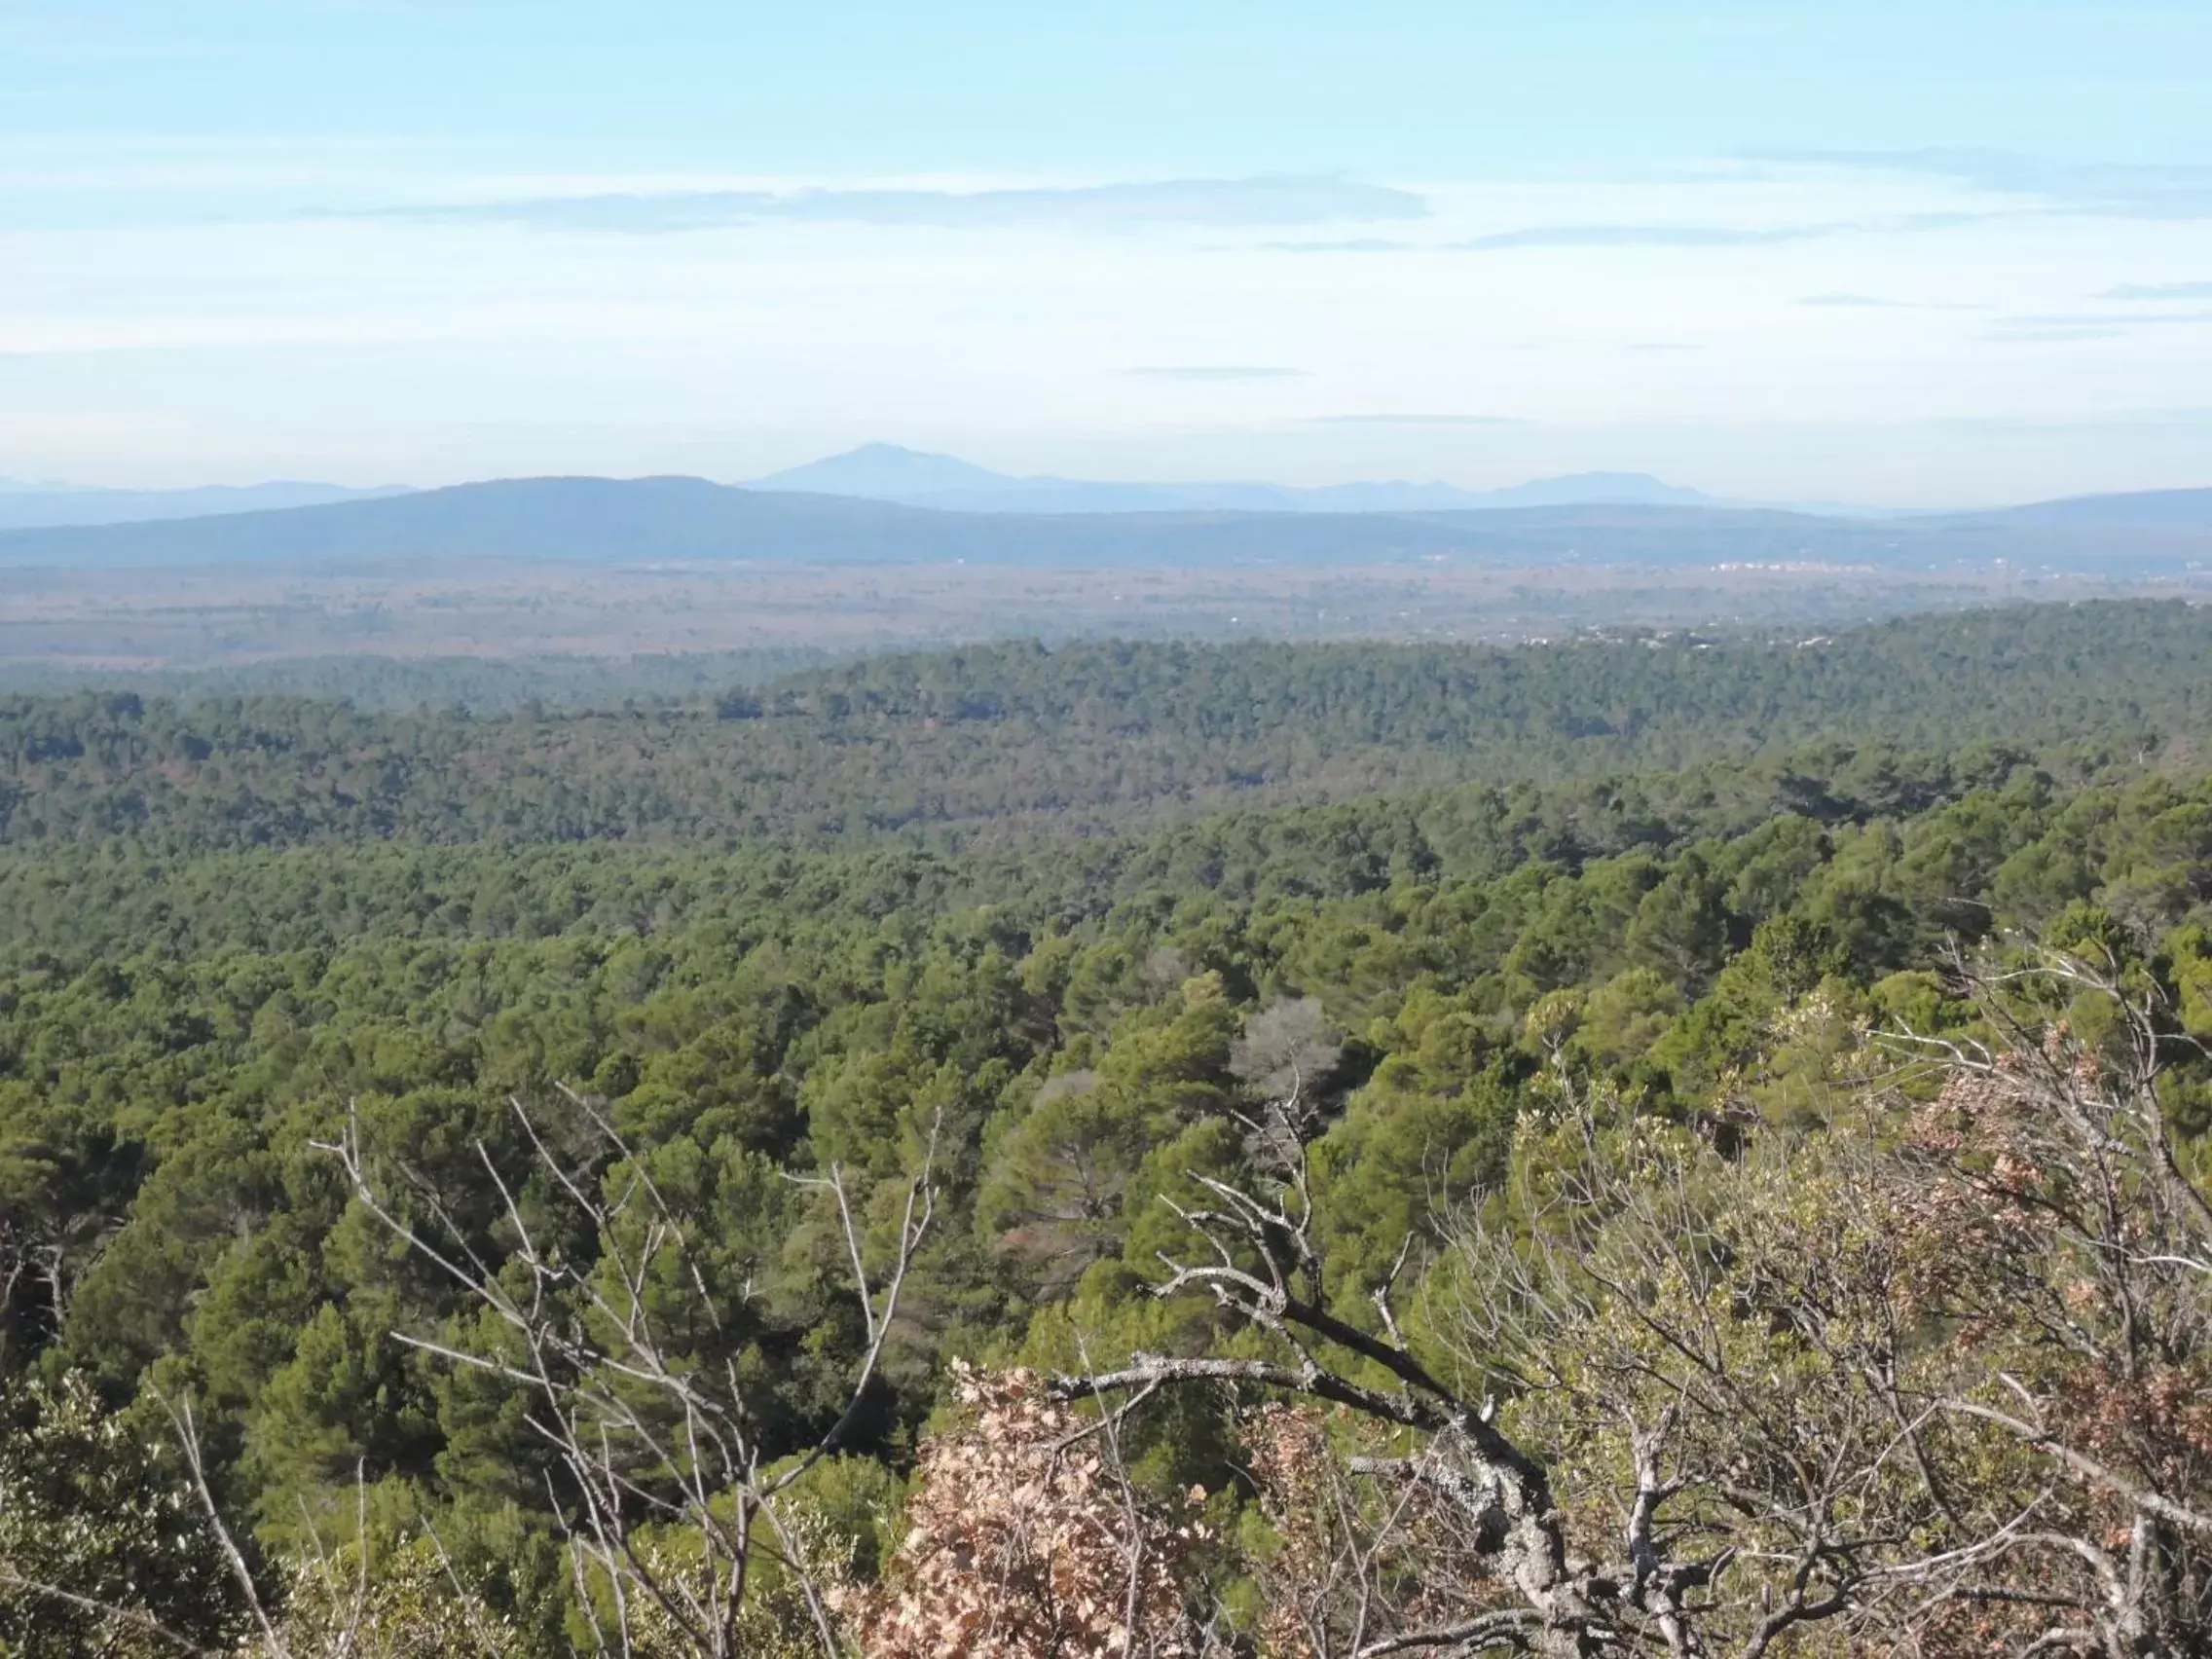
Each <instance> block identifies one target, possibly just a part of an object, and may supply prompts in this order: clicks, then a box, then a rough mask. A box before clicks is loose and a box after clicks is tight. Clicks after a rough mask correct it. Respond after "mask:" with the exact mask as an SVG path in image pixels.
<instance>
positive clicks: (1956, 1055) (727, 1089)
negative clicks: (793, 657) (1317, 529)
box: [0, 606, 2212, 1659]
mask: <svg viewBox="0 0 2212 1659" xmlns="http://www.w3.org/2000/svg"><path fill="white" fill-rule="evenodd" d="M2206 645H2212V622H2208V620H2207V618H2206V617H2205V615H2204V613H2201V612H2197V611H2194V610H2190V609H2186V608H2180V607H2157V606H2112V607H2083V608H2046V609H2027V610H2017V611H2006V612H1995V613H1984V614H1978V615H1967V616H1959V617H1950V618H1942V619H1922V620H1916V621H1912V622H1906V623H1899V624H1891V625H1885V626H1883V627H1881V628H1877V629H1871V630H1866V631H1863V632H1862V633H1859V634H1855V635H1850V636H1844V637H1841V638H1838V639H1836V640H1834V641H1828V642H1824V643H1821V644H1819V645H1809V644H1804V645H1801V644H1799V643H1797V642H1764V641H1757V642H1754V641H1724V642H1718V643H1714V644H1712V645H1711V646H1710V648H1704V647H1702V646H1701V645H1700V643H1699V642H1694V641H1693V642H1662V643H1659V644H1656V645H1646V644H1644V643H1642V642H1641V641H1630V642H1626V643H1609V642H1578V643H1574V644H1570V645H1561V646H1555V647H1542V648H1537V647H1530V648H1524V649H1519V650H1514V651H1498V652H1490V651H1480V652H1476V651H1460V650H1449V651H1448V650H1437V649H1430V648H1426V647H1421V648H1398V647H1355V646H1343V647H1337V646H1328V647H1298V648H1296V649H1292V648H1282V647H1265V646H1237V647H1224V648H1219V649H1215V648H1202V649H1201V648H1198V647H1177V646H1158V647H1155V646H1141V647H1139V646H1126V645H1097V646H1088V645H1086V646H1070V647H1065V648H1063V649H1059V650H1054V651H1050V652H1048V651H1044V650H1041V649H1037V648H1033V647H1026V646H1002V647H990V648H987V649H977V650H974V651H968V652H962V653H953V654H946V655H940V656H932V657H922V658H893V659H885V660H880V661H874V662H863V663H857V664H852V665H846V666H842V667H834V668H825V669H819V670H809V671H806V672H804V673H802V674H798V675H795V676H792V677H788V678H786V679H784V680H782V681H780V682H775V683H773V684H772V685H770V686H768V687H766V688H763V689H761V690H759V691H733V692H731V693H729V694H728V695H727V696H726V697H725V698H724V699H723V701H722V702H721V704H720V706H719V707H717V708H712V709H710V708H686V707H681V706H661V707H653V708H647V709H633V710H629V711H625V712H622V713H619V714H614V713H608V714H597V715H584V716H572V717H548V716H538V715H531V716H525V717H518V718H513V719H509V718H505V717H501V718H498V719H469V718H466V717H463V716H461V715H459V714H454V713H435V712H429V711H424V712H423V713H420V714H417V715H413V716H390V715H368V714H363V713H360V712H357V711H354V710H352V709H350V708H348V707H345V706H343V705H337V704H330V703H321V702H308V701H298V700H288V699H282V700H278V699H272V700H263V699H243V700H239V699H228V698H219V699H213V700H207V701H196V700H192V699H185V700H182V701H164V700H143V701H139V700H132V699H128V698H116V697H106V696H98V697H95V696H90V695H84V696H77V697H72V698H65V699H56V700H46V699H36V698H30V699H17V700H12V701H10V702H8V703H7V704H6V705H5V706H4V713H0V757H4V759H5V767H6V770H5V772H4V774H0V776H4V778H5V780H6V782H5V784H4V785H0V788H4V790H5V791H6V793H5V795H4V796H0V798H4V800H5V813H6V815H5V820H4V822H5V826H6V831H5V838H6V841H7V843H8V845H6V846H5V847H4V848H0V1290H4V1293H5V1295H4V1301H0V1386H4V1388H5V1392H6V1404H5V1407H4V1408H0V1419H4V1422H0V1652H5V1653H10V1654H13V1653H18V1652H20V1653H24V1654H39V1655H45V1654H64V1653H77V1652H91V1651H99V1652H112V1653H129V1654H137V1653H141V1652H143V1653H153V1652H161V1651H175V1650H176V1649H177V1646H178V1643H179V1641H182V1642H184V1643H187V1644H192V1645H197V1646H200V1647H202V1648H210V1649H211V1648H225V1649H231V1648H236V1647H238V1646H239V1645H240V1644H241V1643H242V1644H245V1646H246V1647H247V1648H248V1649H250V1650H252V1651H256V1652H261V1653H276V1652H284V1653H302V1654H305V1653H311V1652H312V1653H317V1654H321V1653H330V1654H333V1655H335V1654H336V1653H339V1652H353V1651H372V1652H387V1653H393V1654H397V1653H401V1652H409V1651H422V1650H424V1648H425V1647H427V1646H432V1645H435V1646H442V1647H446V1648H450V1649H451V1650H453V1651H454V1652H456V1653H459V1654H469V1655H474V1654H499V1655H536V1654H551V1653H560V1652H568V1651H572V1650H576V1651H586V1652H592V1651H613V1652H635V1653H642V1654H647V1653H649V1654H668V1655H676V1654H691V1653H708V1652H714V1653H738V1652H744V1653H777V1654H784V1653H790V1654H798V1653H805V1652H814V1651H821V1650H824V1649H825V1648H828V1647H831V1646H835V1647H840V1648H844V1649H847V1650H850V1651H854V1652H858V1653H863V1654H866V1655H868V1656H869V1659H889V1656H893V1655H905V1654H909V1653H910V1654H915V1655H920V1654H923V1653H931V1652H957V1653H974V1654H977V1655H982V1654H990V1655H994V1656H1002V1659H1027V1656H1029V1655H1033V1654H1034V1655H1040V1656H1041V1655H1044V1654H1048V1653H1054V1654H1071V1655H1074V1654H1083V1655H1089V1654H1097V1655H1101V1656H1103V1655H1106V1654H1110V1653H1111V1654H1124V1653H1139V1652H1150V1653H1158V1654H1192V1655H1196V1654H1198V1653H1201V1652H1205V1653H1223V1654H1226V1653H1231V1652H1240V1653H1255V1652H1266V1653H1269V1654H1316V1655H1318V1654H1328V1655H1332V1656H1334V1655H1339V1654H1343V1655H1355V1654H1369V1655H1373V1654H1379V1653H1383V1652H1397V1651H1414V1652H1432V1653H1451V1652H1489V1651H1497V1652H1506V1651H1516V1650H1524V1651H1526V1650H1533V1651H1542V1652H1551V1653H1568V1652H1573V1653H1587V1654H1597V1653H1603V1654H1614V1653H1620V1654H1626V1653H1630V1652H1638V1651H1646V1650H1656V1651H1661V1652H1665V1651H1668V1644H1669V1643H1673V1644H1674V1650H1675V1651H1677V1652H1681V1651H1690V1652H1713V1653H1719V1652H1728V1653H1738V1652H1741V1653H1766V1652H1775V1653H1780V1652H1791V1653H1802V1654H1825V1653H1838V1654H1840V1653H1859V1652H1896V1653H1900V1654H1902V1653H1926V1654H1960V1655H1964V1654H1968V1653H1986V1652H2020V1653H2027V1652H2030V1651H2042V1652H2052V1651H2058V1652H2077V1653H2082V1654H2088V1653H2110V1652H2120V1651H2124V1652H2135V1653H2152V1652H2158V1653H2166V1652H2171V1653H2182V1652H2188V1651H2193V1650H2198V1649H2195V1648H2194V1646H2193V1643H2194V1641H2196V1640H2197V1638H2198V1637H2199V1636H2200V1635H2202V1634H2203V1633H2205V1632H2207V1631H2212V1581H2208V1579H2207V1572H2208V1570H2212V1569H2208V1567H2207V1557H2206V1553H2205V1551H2204V1547H2203V1544H2202V1541H2201V1540H2202V1535H2203V1532H2204V1530H2206V1529H2208V1528H2212V1522H2206V1521H2205V1519H2204V1512H2205V1504H2206V1499H2207V1493H2208V1492H2212V1485H2208V1477H2212V1431H2208V1430H2207V1428H2206V1424H2205V1420H2204V1417H2203V1408H2202V1405H2201V1402H2202V1400H2203V1399H2205V1398H2207V1397H2212V1394H2208V1392H2207V1391H2208V1390H2212V1354H2208V1353H2207V1352H2206V1351H2205V1350H2204V1348H2203V1346H2202V1344H2201V1342H2200V1341H2199V1339H2200V1338H2201V1337H2202V1336H2203V1334H2204V1333H2205V1331H2206V1329H2207V1326H2206V1322H2205V1315H2204V1304H2205V1299H2204V1296H2203V1294H2202V1291H2201V1289H2200V1288H2199V1286H2200V1284H2201V1283H2202V1282H2205V1281H2206V1280H2208V1279H2212V1266H2208V1263H2212V1256H2208V1255H2207V1254H2206V1244H2207V1239H2206V1235H2204V1233H2203V1232H2202V1231H2201V1230H2200V1229H2199V1228H2198V1223H2197V1221H2196V1220H2194V1219H2193V1218H2195V1217H2198V1216H2199V1213H2200V1212H2202V1211H2204V1208H2205V1206H2204V1203H2203V1199H2202V1198H2201V1196H2200V1195H2201V1194H2202V1193H2203V1192H2204V1190H2205V1189H2204V1182H2203V1174H2204V1171H2205V1164H2206V1158H2205V1148H2206V1136H2207V1131H2208V1129H2212V1061H2208V1060H2207V1059H2206V1057H2205V1054H2204V1051H2203V1050H2202V1048H2201V1047H2200V1045H2201V1044H2202V1043H2204V1042H2206V1041H2212V772H2208V771H2207V770H2206V768H2205V767H2204V766H2203V765H2202V764H2200V763H2198V762H2197V761H2196V759H2195V756H2198V755H2200V754H2201V753H2202V744H2203V741H2204V738H2205V736H2206V733H2207V722H2208V719H2212V709H2207V708H2206V707H2205V705H2204V703H2203V698H2204V696H2205V693H2204V691H2203V690H2202V689H2201V687H2202V686H2203V685H2204V684H2205V683H2206V681H2205V678H2204V674H2203V668H2204V665H2205V655H2206ZM1071 808H1073V809H1079V810H1069V809H1071ZM1170 809H1172V810H1170ZM980 825H987V826H989V827H990V829H991V832H990V833H988V834H977V833H969V834H967V835H952V834H932V835H923V834H918V833H916V832H915V831H916V830H917V828H918V827H922V826H929V827H933V828H935V829H941V830H951V829H954V828H960V829H965V830H970V831H974V830H976V829H977V827H978V826H980ZM1066 830H1085V831H1087V832H1086V833H1067V832H1064V831H1066ZM1905 1033H1912V1034H1917V1035H1918V1036H1919V1037H1921V1038H1923V1039H1928V1040H1931V1041H1933V1042H1935V1043H1936V1044H1937V1045H1942V1044H1949V1045H1951V1047H1950V1048H1947V1049H1946V1048H1941V1047H1937V1048H1935V1049H1930V1048H1927V1047H1925V1046H1923V1047H1920V1048H1913V1047H1911V1046H1909V1045H1904V1044H1903V1034H1905ZM1977 1043H1978V1044H1982V1045H1985V1046H1986V1047H1984V1048H1981V1049H1976V1048H1974V1047H1973V1045H1975V1044H1977ZM1977 1067H1978V1068H1979V1069H1977ZM2146 1102H2148V1105H2147V1106H2146ZM2146 1111H2147V1112H2148V1116H2147V1117H2146V1116H2145V1115H2144V1114H2145V1112H2146ZM2075 1124H2082V1125H2086V1127H2084V1128H2083V1129H2082V1131H2081V1133H2080V1134H2077V1133H2076V1131H2075V1129H2074V1127H2072V1125H2075ZM2070 1137H2072V1138H2070ZM2100 1182H2101V1183H2103V1184H2102V1185H2099V1183H2100ZM2100 1206H2102V1207H2100ZM2099 1216H2105V1217H2107V1218H2108V1219H2107V1220H2103V1221H2100V1220H2099V1219H2098V1217H2099ZM2115 1216H2117V1217H2119V1218H2120V1219H2119V1220H2117V1221H2113V1220H2110V1219H2109V1218H2111V1217H2115ZM2100 1229H2101V1230H2103V1231H2100ZM1207 1240H1211V1244H1210V1245H1209V1244H1208V1243H1207V1242H1206V1241H1207ZM1214 1245H1218V1250H1216V1249H1214V1248H1213V1247H1212V1246H1214ZM2175 1264H2179V1265H2178V1266H2177V1265H2175ZM856 1280H858V1281H859V1282H858V1283H856ZM1161 1289H1164V1290H1165V1292H1166V1294H1155V1292H1156V1291H1160V1290H1161ZM955 1362H958V1363H957V1364H956V1363H955ZM2000 1372H2001V1373H2002V1379H2001V1378H2000V1375H1999V1374H2000ZM1124 1404H1125V1405H1128V1406H1129V1407H1130V1409H1129V1410H1126V1411H1124V1410H1121V1409H1120V1408H1121V1407H1122V1406H1123V1405H1124ZM1976 1414H1978V1415H1976ZM2008 1423H2009V1424H2011V1425H2013V1426H2007V1424H2008ZM2023 1424H2024V1426H2021V1425H2023ZM180 1446H181V1447H183V1448H185V1450H184V1451H181V1452H180V1451H179V1448H180ZM2062 1454H2063V1456H2062ZM2069 1458H2071V1459H2072V1461H2069V1460H2068V1459H2069ZM2083 1465H2086V1468H2084V1467H2083ZM2161 1505H2162V1506H2163V1507H2160V1506H2161ZM2023 1515H2024V1516H2028V1517H2030V1518H2031V1519H2032V1525H2031V1524H2030V1522H2029V1521H2023V1520H2021V1519H2020V1517H2021V1516H2023ZM1639 1516H1641V1517H1642V1520H1641V1522H1639V1521H1638V1519H1637V1517H1639ZM65 1523H66V1524H65ZM1640 1526H1641V1529H1642V1530H1641V1531H1639V1530H1638V1528H1639V1527H1640ZM226 1537H227V1538H229V1539H230V1540H231V1541H232V1542H233V1543H234V1544H235V1547H236V1549H237V1552H238V1554H237V1559H236V1561H235V1562H234V1561H232V1560H231V1558H230V1557H229V1556H228V1555H227V1554H226V1545H225V1543H224V1539H225V1538H226ZM1623 1540H1625V1541H1623ZM2037 1540H2042V1541H2041V1542H2038V1541H2037ZM2052 1540H2056V1542H2052ZM2131 1551H2132V1552H2133V1555H2134V1557H2135V1558H2136V1559H2138V1560H2139V1561H2141V1562H2143V1563H2147V1564H2151V1565H2149V1566H2145V1567H2142V1568H2141V1569H2140V1570H2138V1569H2133V1568H2129V1567H2127V1566H2126V1562H2127V1560H2128V1559H2129V1554H2130V1552H2131ZM1616 1556H1618V1558H1619V1559H1618V1561H1617V1562H1616V1561H1615V1557H1616ZM2100 1562H2102V1564H2103V1565H2101V1566H2100V1565H2099V1563H2100ZM2116 1564H2117V1565H2116ZM2153 1567H2155V1568H2156V1570H2153ZM249 1584H250V1585H251V1586H252V1588H251V1590H250V1592H249V1590H248V1589H247V1588H246V1586H247V1585H249ZM733 1585H734V1586H735V1588H734V1589H733V1588H731V1586H733ZM2131 1586H2132V1588H2131ZM257 1609H259V1610H258V1611H257ZM263 1619H266V1620H267V1621H268V1622H267V1623H266V1624H263V1623H262V1622H260V1621H261V1620H263ZM2100 1621H2101V1622H2100ZM156 1625H158V1626H159V1627H160V1628H159V1629H158V1630H157V1629H156V1628H155V1626H156ZM1670 1631H1673V1632H1676V1633H1677V1635H1678V1633H1680V1632H1683V1631H1688V1632H1690V1633H1692V1634H1693V1635H1694V1636H1695V1638H1696V1643H1697V1644H1696V1645H1694V1646H1690V1647H1687V1648H1685V1647H1683V1646H1682V1645H1681V1643H1680V1641H1677V1636H1671V1635H1669V1634H1668V1633H1669V1632H1670ZM2053 1632H2057V1633H2058V1635H2057V1636H2056V1637H2054V1636H2053V1635H2052V1633H2053ZM2081 1632H2086V1633H2087V1634H2085V1635H2082V1634H2080V1633H2081ZM1761 1633H1764V1634H1763V1635H1762V1634H1761ZM1684 1640H1687V1639H1684ZM2038 1642H2042V1643H2044V1645H2043V1646H2041V1647H2040V1648H2039V1647H2037V1646H2036V1643H2038ZM2123 1642H2132V1643H2133V1645H2132V1646H2125V1645H2119V1644H2120V1643H2123ZM256 1643H258V1644H260V1645H259V1646H255V1645H254V1644H256ZM380 1643H381V1645H379V1644H380ZM993 1643H996V1645H993ZM1378 1644H1387V1645H1378Z"/></svg>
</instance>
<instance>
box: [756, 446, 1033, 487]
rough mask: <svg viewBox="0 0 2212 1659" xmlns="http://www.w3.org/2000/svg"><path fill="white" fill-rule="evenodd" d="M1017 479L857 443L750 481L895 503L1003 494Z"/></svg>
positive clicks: (952, 459)
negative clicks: (963, 493) (987, 492)
mask: <svg viewBox="0 0 2212 1659" xmlns="http://www.w3.org/2000/svg"><path fill="white" fill-rule="evenodd" d="M1016 482H1017V480H1015V479H1012V478H1009V477H1007V476H1006V475H1005V474H1004V473H999V472H993V471H991V470H990V469H989V468H987V467H982V466H977V465H976V464H975V463H974V462H973V461H962V460H961V459H960V458H959V457H958V456H950V455H932V454H930V453H929V452H928V451H926V450H912V449H907V448H905V447H903V445H900V444H886V443H873V444H863V445H861V446H860V448H858V449H850V450H846V451H844V452H843V453H842V454H840V455H832V456H825V457H824V458H823V459H822V460H820V461H808V462H807V463H806V464H805V465H803V466H793V467H788V468H786V469H785V470H784V471H782V472H774V473H770V474H769V475H768V476H767V477H765V478H756V479H755V480H754V481H753V483H752V484H751V485H750V486H748V488H750V489H755V490H800V491H805V492H808V493H810V494H813V495H821V496H862V497H866V498H871V499H875V500H884V501H896V500H903V499H907V498H913V497H916V496H936V495H943V494H946V493H948V492H951V491H958V490H989V489H1009V488H1012V487H1014V485H1015V484H1016Z"/></svg>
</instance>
